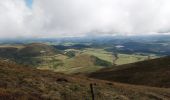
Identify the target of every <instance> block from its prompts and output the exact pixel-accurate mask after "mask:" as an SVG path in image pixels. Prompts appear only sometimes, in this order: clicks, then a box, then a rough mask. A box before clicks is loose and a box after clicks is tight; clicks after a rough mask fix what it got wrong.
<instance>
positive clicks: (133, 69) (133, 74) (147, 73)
mask: <svg viewBox="0 0 170 100" xmlns="http://www.w3.org/2000/svg"><path fill="white" fill-rule="evenodd" d="M169 76H170V57H162V58H157V59H153V60H147V61H141V62H137V63H132V64H126V65H121V66H117V67H114V68H105V69H101V70H100V71H97V72H94V73H92V74H90V75H89V77H93V78H97V79H104V80H109V81H116V82H122V83H129V84H137V85H147V86H154V87H166V88H170V77H169Z"/></svg>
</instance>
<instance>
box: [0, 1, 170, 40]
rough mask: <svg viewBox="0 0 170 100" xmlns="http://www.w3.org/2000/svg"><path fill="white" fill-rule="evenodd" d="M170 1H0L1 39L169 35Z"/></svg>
mask: <svg viewBox="0 0 170 100" xmlns="http://www.w3.org/2000/svg"><path fill="white" fill-rule="evenodd" d="M169 5H170V0H1V1H0V38H23V37H26V38H31V37H34V38H37V37H42V38H46V37H48V38H49V37H53V38H54V37H67V36H68V37H70V36H71V37H74V36H86V35H88V36H90V35H91V36H94V35H125V36H129V35H148V34H160V35H163V34H169V33H170V6H169Z"/></svg>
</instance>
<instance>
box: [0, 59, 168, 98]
mask: <svg viewBox="0 0 170 100" xmlns="http://www.w3.org/2000/svg"><path fill="white" fill-rule="evenodd" d="M0 80H1V81H0V99H1V100H28V99H29V100H47V99H48V100H49V99H50V100H51V99H55V100H91V93H90V87H89V84H90V83H95V84H96V85H94V92H95V98H96V100H115V99H116V100H162V99H164V100H168V99H170V96H169V95H170V90H169V89H164V88H152V87H143V86H133V85H126V84H119V83H113V82H108V81H101V80H95V79H89V78H86V77H80V76H79V77H78V76H67V75H64V74H59V73H54V72H51V71H41V70H37V69H33V68H30V67H29V68H28V67H24V66H19V65H16V64H14V63H10V62H4V61H0Z"/></svg>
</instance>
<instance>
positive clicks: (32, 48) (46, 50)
mask: <svg viewBox="0 0 170 100" xmlns="http://www.w3.org/2000/svg"><path fill="white" fill-rule="evenodd" d="M57 53H60V52H59V51H58V50H57V49H56V48H54V47H53V46H50V45H46V44H42V43H31V44H27V45H25V47H24V48H22V49H20V50H19V51H18V54H19V56H26V57H36V56H40V55H46V56H47V55H54V54H57Z"/></svg>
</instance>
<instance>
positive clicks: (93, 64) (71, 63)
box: [54, 54, 111, 73]
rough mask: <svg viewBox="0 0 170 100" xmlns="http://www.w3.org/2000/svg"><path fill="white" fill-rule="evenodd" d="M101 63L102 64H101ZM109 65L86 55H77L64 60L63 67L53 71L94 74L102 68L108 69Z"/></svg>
mask: <svg viewBox="0 0 170 100" xmlns="http://www.w3.org/2000/svg"><path fill="white" fill-rule="evenodd" d="M101 62H103V63H101ZM110 66H111V63H110V62H107V61H104V60H101V59H99V58H97V57H95V56H91V55H88V54H79V55H77V56H75V57H73V58H70V59H65V60H64V61H63V65H62V66H60V67H57V68H56V69H54V70H55V71H57V72H65V73H79V72H82V73H84V72H86V73H89V72H94V71H96V70H99V69H101V68H103V67H110Z"/></svg>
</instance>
